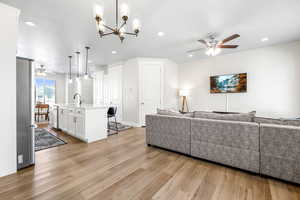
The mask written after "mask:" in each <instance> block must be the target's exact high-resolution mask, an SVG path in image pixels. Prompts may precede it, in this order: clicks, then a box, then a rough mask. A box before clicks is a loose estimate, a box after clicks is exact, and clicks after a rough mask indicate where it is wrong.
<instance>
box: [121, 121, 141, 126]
mask: <svg viewBox="0 0 300 200" xmlns="http://www.w3.org/2000/svg"><path fill="white" fill-rule="evenodd" d="M121 123H122V124H124V125H127V126H132V127H142V126H141V124H139V123H136V122H128V121H121Z"/></svg>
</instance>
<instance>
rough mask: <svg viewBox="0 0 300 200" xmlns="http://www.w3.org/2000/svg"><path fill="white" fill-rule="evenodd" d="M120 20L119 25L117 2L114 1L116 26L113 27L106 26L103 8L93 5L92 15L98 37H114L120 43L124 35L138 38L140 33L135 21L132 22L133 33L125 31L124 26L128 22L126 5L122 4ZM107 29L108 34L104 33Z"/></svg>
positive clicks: (137, 22) (137, 23) (138, 25)
mask: <svg viewBox="0 0 300 200" xmlns="http://www.w3.org/2000/svg"><path fill="white" fill-rule="evenodd" d="M120 13H121V18H122V20H123V22H122V23H121V24H119V1H118V0H116V25H115V26H107V25H106V24H105V22H104V19H103V8H102V7H101V6H100V5H95V7H94V15H95V20H96V25H97V29H98V32H99V35H100V37H101V38H102V37H104V36H108V35H116V36H118V37H119V39H120V40H121V42H123V41H124V39H125V35H132V36H136V37H137V36H138V34H139V32H140V23H139V21H138V20H137V19H135V20H133V24H132V25H133V32H127V31H126V30H125V26H126V25H127V21H128V18H129V17H128V14H129V9H128V6H127V4H122V5H121V9H120ZM106 29H108V30H109V31H108V32H105V31H106Z"/></svg>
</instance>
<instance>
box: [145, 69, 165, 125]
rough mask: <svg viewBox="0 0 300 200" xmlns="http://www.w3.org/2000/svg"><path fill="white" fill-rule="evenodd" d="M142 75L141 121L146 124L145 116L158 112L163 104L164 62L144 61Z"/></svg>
mask: <svg viewBox="0 0 300 200" xmlns="http://www.w3.org/2000/svg"><path fill="white" fill-rule="evenodd" d="M140 77H141V90H140V94H141V96H140V122H141V124H142V126H145V125H146V121H145V116H146V115H147V114H154V113H156V109H157V108H160V107H161V105H162V64H161V63H142V64H141V65H140Z"/></svg>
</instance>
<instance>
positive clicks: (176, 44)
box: [0, 0, 300, 72]
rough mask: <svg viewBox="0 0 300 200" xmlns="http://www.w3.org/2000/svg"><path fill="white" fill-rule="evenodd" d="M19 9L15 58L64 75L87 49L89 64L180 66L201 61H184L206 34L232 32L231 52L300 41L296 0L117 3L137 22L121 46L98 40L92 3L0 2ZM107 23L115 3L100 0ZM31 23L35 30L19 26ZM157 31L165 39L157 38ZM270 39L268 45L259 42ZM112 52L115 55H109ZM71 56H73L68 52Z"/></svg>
mask: <svg viewBox="0 0 300 200" xmlns="http://www.w3.org/2000/svg"><path fill="white" fill-rule="evenodd" d="M0 2H3V3H6V4H8V5H11V6H14V7H17V8H19V9H20V10H21V16H20V21H21V22H20V37H19V43H18V55H19V56H23V57H30V58H33V59H35V60H36V61H38V62H41V63H43V64H45V65H46V67H47V68H48V69H51V70H53V71H56V72H63V71H67V69H68V67H67V66H68V64H67V63H68V59H67V56H68V55H70V54H72V53H74V52H75V51H77V50H80V51H81V52H84V46H85V45H89V46H91V47H92V49H91V51H90V52H91V58H90V60H92V61H93V64H96V65H105V64H112V63H114V62H118V61H121V60H125V59H129V58H133V57H160V58H169V59H172V60H173V61H175V62H178V63H182V62H187V61H190V60H193V59H199V58H203V57H206V55H205V54H204V52H199V53H197V54H195V55H194V56H193V57H192V58H190V57H188V56H187V54H186V51H188V50H191V49H194V48H199V47H201V46H200V45H201V44H200V43H197V42H196V41H197V40H198V39H200V38H203V37H205V36H206V35H207V33H208V32H217V33H218V39H224V38H225V37H226V36H229V35H231V34H234V33H238V34H240V35H241V38H239V39H236V40H234V41H233V42H232V43H236V44H239V45H240V47H239V48H238V49H236V50H224V51H223V52H222V53H231V52H234V51H240V50H244V49H250V48H257V47H261V46H266V45H271V44H276V43H283V42H288V41H293V40H299V39H300V20H299V16H300V14H299V13H300V1H299V0H285V1H283V0H226V1H224V0H202V1H200V0H189V1H186V0H185V1H183V0H127V1H125V0H120V3H122V2H126V3H127V4H128V5H129V8H130V19H131V20H130V19H129V25H130V26H129V27H128V28H127V30H128V29H131V22H132V19H133V18H138V19H139V20H140V21H141V25H142V29H141V33H140V35H139V37H138V38H134V37H128V38H126V39H125V41H124V43H123V44H121V43H120V41H119V39H118V38H117V37H115V36H111V37H107V38H103V39H100V38H98V36H97V32H96V26H95V22H94V19H93V5H94V3H95V2H96V1H95V0H26V1H25V0H0ZM102 3H103V5H104V8H105V10H104V18H105V21H106V23H107V24H114V23H115V21H114V20H115V19H114V17H115V1H114V0H110V1H109V0H103V1H102ZM25 21H32V22H34V23H35V24H36V25H37V26H36V27H30V26H27V25H25V24H24V22H25ZM159 31H162V32H164V33H165V36H164V37H158V36H157V33H158V32H159ZM263 37H269V39H270V40H269V41H268V42H264V43H263V42H261V41H260V39H261V38H263ZM112 50H116V51H117V52H118V53H117V54H115V55H113V54H112V53H111V52H112ZM73 55H74V54H73Z"/></svg>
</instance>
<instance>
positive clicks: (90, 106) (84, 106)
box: [55, 104, 108, 109]
mask: <svg viewBox="0 0 300 200" xmlns="http://www.w3.org/2000/svg"><path fill="white" fill-rule="evenodd" d="M55 106H59V107H61V108H77V109H108V106H106V105H97V104H81V105H75V104H56V105H55Z"/></svg>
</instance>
